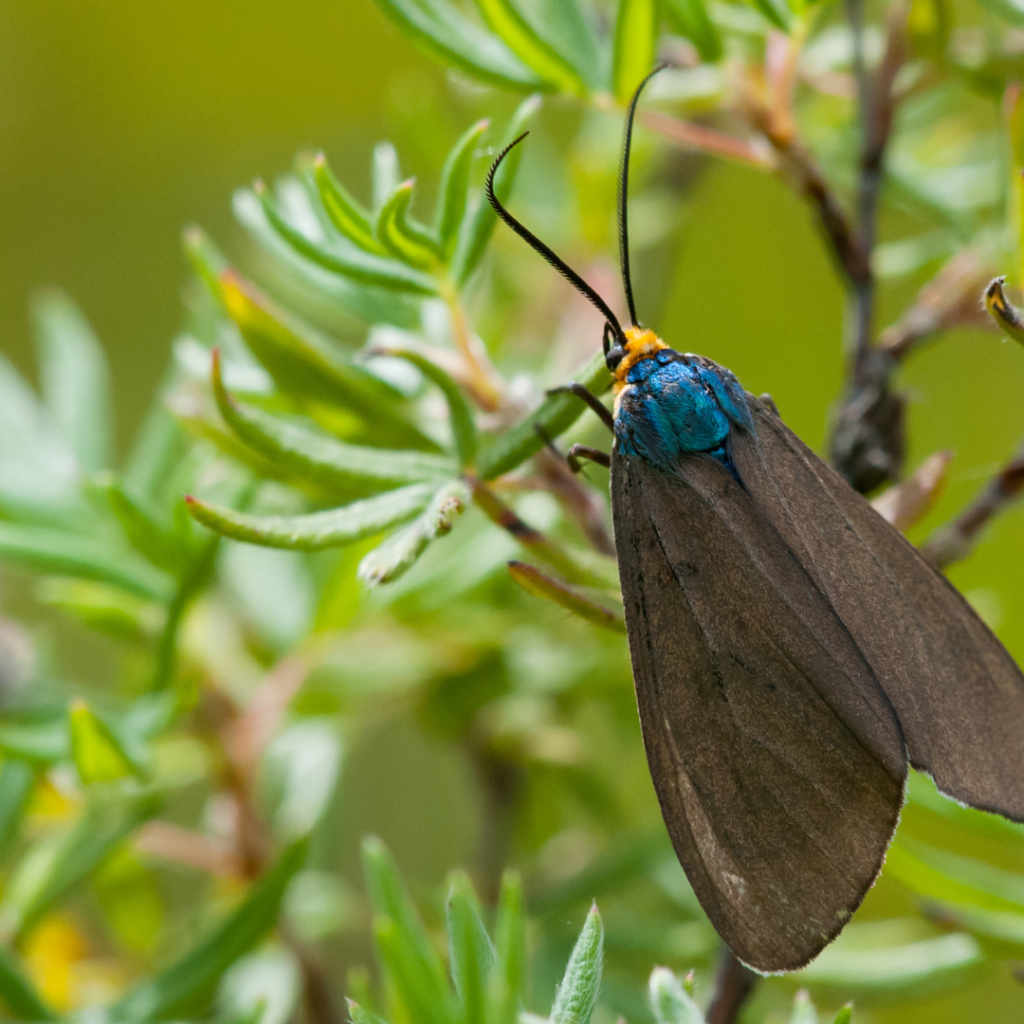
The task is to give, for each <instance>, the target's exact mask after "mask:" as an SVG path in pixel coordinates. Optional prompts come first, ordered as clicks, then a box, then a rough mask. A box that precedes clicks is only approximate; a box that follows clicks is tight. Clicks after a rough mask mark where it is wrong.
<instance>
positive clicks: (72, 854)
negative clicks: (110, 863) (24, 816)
mask: <svg viewBox="0 0 1024 1024" xmlns="http://www.w3.org/2000/svg"><path fill="white" fill-rule="evenodd" d="M160 807H161V800H160V797H159V796H157V795H155V794H141V795H138V796H134V797H130V798H127V799H125V798H124V797H121V798H118V799H117V800H116V801H115V800H110V801H103V802H97V803H95V804H93V805H92V806H91V807H89V808H87V810H86V811H85V813H84V814H83V815H82V816H81V817H80V818H79V819H78V820H77V821H76V822H75V823H74V825H72V826H71V827H70V828H69V829H67V830H66V831H65V832H63V833H59V834H57V835H54V836H51V837H48V838H47V839H45V840H43V841H42V842H38V843H36V844H35V845H33V846H31V847H30V848H29V849H28V851H27V852H26V854H25V856H24V857H23V858H22V860H21V861H19V863H18V865H17V867H16V868H15V870H14V874H13V876H12V877H11V880H10V882H9V883H8V886H7V888H6V890H5V891H4V894H3V899H2V900H0V933H2V934H3V935H5V936H10V937H17V936H18V935H21V934H23V933H24V932H25V931H26V930H27V929H28V928H30V927H31V926H32V925H33V924H34V923H35V922H36V921H38V920H39V918H40V917H41V916H42V915H43V914H44V913H46V911H47V910H49V909H50V908H51V907H52V906H53V905H54V904H55V903H56V902H57V901H58V900H60V899H61V898H63V897H64V895H65V894H66V893H68V892H69V891H70V890H71V889H73V888H74V887H75V886H76V885H77V884H78V883H79V882H80V881H81V880H82V879H83V878H85V877H86V876H88V875H89V874H90V873H91V872H92V871H93V869H94V868H96V867H97V866H98V865H99V864H100V863H102V861H103V860H104V859H105V858H106V857H107V856H108V854H110V853H111V852H112V851H113V850H114V849H115V847H117V846H118V845H119V844H120V843H122V842H123V841H124V840H125V839H127V838H128V836H130V835H131V834H132V832H134V831H135V829H136V828H137V827H138V826H139V825H140V824H142V822H143V821H145V820H146V819H147V818H150V817H152V816H153V815H154V814H156V812H157V811H158V810H159V809H160Z"/></svg>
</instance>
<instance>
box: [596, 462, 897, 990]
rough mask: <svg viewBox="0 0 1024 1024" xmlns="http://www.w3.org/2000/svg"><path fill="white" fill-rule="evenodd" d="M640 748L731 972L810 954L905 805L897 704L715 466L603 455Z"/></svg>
mask: <svg viewBox="0 0 1024 1024" xmlns="http://www.w3.org/2000/svg"><path fill="white" fill-rule="evenodd" d="M612 508H613V513H614V519H615V538H616V544H617V548H618V558H619V567H620V570H621V576H622V590H623V598H624V601H625V613H626V626H627V629H628V633H629V646H630V652H631V655H632V659H633V674H634V679H635V681H636V690H637V703H638V705H639V710H640V723H641V726H642V729H643V736H644V745H645V747H646V750H647V758H648V762H649V763H650V767H651V775H652V777H653V779H654V785H655V789H656V790H657V793H658V799H659V801H660V803H661V809H662V814H663V815H664V818H665V823H666V825H667V826H668V831H669V834H670V835H671V837H672V842H673V845H674V846H675V849H676V853H677V854H678V856H679V860H680V862H681V863H682V865H683V867H684V869H685V870H686V873H687V875H688V876H689V879H690V882H691V884H692V885H693V888H694V891H695V892H696V894H697V896H698V898H699V899H700V902H701V905H702V906H703V907H704V909H705V911H706V912H707V914H708V917H709V918H710V919H711V921H712V923H713V924H714V925H715V927H716V928H717V929H718V932H719V934H720V935H721V936H722V938H723V939H725V941H726V942H727V943H728V945H729V946H730V947H731V948H732V950H733V951H734V952H735V953H736V955H737V956H738V957H740V959H741V960H743V961H744V962H746V963H748V964H749V965H750V966H752V967H754V968H756V969H757V970H760V971H764V972H772V971H783V970H794V969H796V968H798V967H801V966H803V965H804V964H806V963H807V962H808V961H809V960H810V959H811V958H812V957H814V956H815V955H816V954H817V953H818V952H819V951H820V950H821V949H822V948H823V947H824V946H825V945H826V944H827V943H828V942H829V940H830V939H832V938H833V937H834V936H835V935H836V934H837V932H838V931H839V930H840V928H842V926H843V924H844V923H845V921H846V920H847V918H848V917H849V916H850V914H851V913H852V912H853V910H854V909H855V908H856V907H857V906H858V904H859V903H860V901H861V899H862V898H863V896H864V894H865V892H866V891H867V890H868V888H869V887H870V886H871V883H872V882H873V881H874V879H875V876H876V875H877V873H878V870H879V868H880V867H881V864H882V859H883V857H884V856H885V849H886V846H887V845H888V842H889V840H890V838H891V837H892V833H893V830H894V829H895V827H896V821H897V818H898V816H899V810H900V805H901V802H902V791H903V780H904V777H905V774H906V762H905V756H906V753H905V746H904V743H903V738H902V735H901V733H900V731H899V725H898V724H897V722H896V718H895V715H894V714H893V711H892V708H891V707H890V706H889V703H888V701H887V700H886V698H885V695H884V694H883V693H882V691H881V689H880V688H879V686H878V683H877V681H876V680H875V678H874V676H873V675H872V672H871V669H870V668H869V667H868V665H867V663H866V662H865V661H864V659H863V657H862V656H861V654H860V652H859V651H858V650H857V647H856V645H855V644H854V643H853V641H852V640H851V638H850V636H849V635H848V634H847V632H846V631H845V630H844V628H843V626H842V623H841V622H840V621H839V619H838V618H837V617H836V615H835V613H834V611H833V610H832V608H831V606H830V605H829V603H828V601H827V600H826V599H825V598H824V596H823V595H822V594H821V593H820V591H819V590H818V588H817V587H816V586H815V585H814V583H813V581H812V580H811V578H810V577H809V576H808V575H807V574H806V572H804V570H803V568H802V567H801V566H800V564H799V562H798V561H797V560H796V558H794V556H793V554H792V552H791V551H790V550H789V549H788V548H787V546H786V545H785V543H784V542H783V541H782V539H781V538H780V537H779V535H778V533H777V532H776V531H775V529H774V528H773V527H772V526H771V524H770V523H769V522H768V521H767V520H766V519H764V517H763V516H761V515H760V514H759V512H758V510H757V509H756V508H755V506H754V505H753V503H752V502H751V500H750V498H749V496H748V495H747V494H746V493H745V492H744V491H743V489H742V488H741V487H740V486H739V485H738V484H737V483H736V480H735V479H734V478H733V476H732V474H730V473H729V472H728V470H726V469H724V468H723V467H722V466H721V464H720V463H718V462H716V461H714V460H713V459H710V458H708V457H704V456H696V457H693V458H687V459H685V460H684V461H683V463H682V464H681V466H680V469H679V474H678V475H672V476H669V475H668V474H664V473H662V472H660V471H659V470H656V469H653V468H651V467H650V466H648V465H647V464H646V463H643V462H642V461H640V460H636V459H626V458H624V457H622V456H620V455H618V454H617V453H613V455H612Z"/></svg>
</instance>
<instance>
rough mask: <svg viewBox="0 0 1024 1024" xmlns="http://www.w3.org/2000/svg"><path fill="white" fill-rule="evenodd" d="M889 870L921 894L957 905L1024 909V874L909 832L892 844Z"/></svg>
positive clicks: (893, 875)
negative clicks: (924, 840) (951, 850)
mask: <svg viewBox="0 0 1024 1024" xmlns="http://www.w3.org/2000/svg"><path fill="white" fill-rule="evenodd" d="M885 870H886V873H887V874H888V875H889V876H890V877H892V878H897V879H899V881H901V882H902V883H903V884H904V885H906V886H907V887H908V888H909V889H911V890H912V891H913V892H915V893H917V894H918V895H919V896H927V897H929V898H931V899H937V900H941V901H942V902H943V903H949V904H952V905H954V906H968V907H978V908H980V909H982V910H997V911H1014V912H1018V913H1019V912H1021V911H1024V875H1019V874H1016V873H1014V872H1011V871H1004V870H1003V869H1001V868H997V867H993V866H992V865H991V864H986V863H985V862H984V861H981V860H976V859H974V858H973V857H962V856H960V855H959V854H956V853H949V852H948V851H947V850H940V849H937V848H936V847H934V846H929V845H927V844H926V843H922V842H919V841H917V840H912V839H910V838H908V837H905V836H902V837H900V839H898V840H897V841H896V842H895V843H893V845H892V846H891V847H890V849H889V853H888V854H887V855H886V860H885Z"/></svg>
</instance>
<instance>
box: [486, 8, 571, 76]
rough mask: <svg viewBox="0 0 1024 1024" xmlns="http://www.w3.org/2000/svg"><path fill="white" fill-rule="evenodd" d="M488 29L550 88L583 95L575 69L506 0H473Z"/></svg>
mask: <svg viewBox="0 0 1024 1024" xmlns="http://www.w3.org/2000/svg"><path fill="white" fill-rule="evenodd" d="M476 4H477V7H479V8H480V13H481V14H482V15H483V17H484V21H486V22H487V24H488V25H489V26H490V28H491V31H492V32H494V33H495V35H498V36H500V37H501V39H502V40H504V42H505V44H506V45H507V46H508V48H509V49H510V50H511V51H512V52H513V53H514V54H515V55H516V56H517V57H518V58H519V59H520V60H521V61H523V63H524V64H527V65H528V66H529V67H531V68H533V70H534V71H536V72H537V76H538V77H539V78H540V79H541V80H542V81H543V82H545V83H546V84H547V85H549V86H550V87H551V88H553V89H555V90H557V91H560V92H567V93H570V94H572V95H574V96H585V95H586V93H587V87H586V86H585V85H584V84H583V80H582V79H581V78H580V76H579V73H578V72H577V71H576V69H575V68H574V67H573V66H572V65H571V64H569V62H568V61H566V60H565V58H564V57H563V56H562V55H561V54H560V53H559V52H558V51H557V50H555V49H554V47H552V46H550V45H549V44H548V43H547V42H545V41H544V40H543V39H542V38H541V37H540V36H539V35H538V34H537V33H536V32H535V31H534V29H533V27H532V26H531V25H530V23H529V22H528V21H527V20H526V19H525V18H524V17H523V16H522V14H520V12H519V11H518V10H517V9H516V7H515V5H514V4H513V3H511V2H510V0H476Z"/></svg>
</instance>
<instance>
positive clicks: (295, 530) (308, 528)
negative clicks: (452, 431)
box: [185, 484, 434, 551]
mask: <svg viewBox="0 0 1024 1024" xmlns="http://www.w3.org/2000/svg"><path fill="white" fill-rule="evenodd" d="M433 494H434V486H433V484H413V485H411V486H409V487H403V488H401V489H399V490H397V491H389V492H388V493H387V494H382V495H379V496H378V497H375V498H367V499H366V500H365V501H357V502H353V503H352V504H351V505H345V506H344V507H343V508H334V509H329V510H328V511H326V512H312V513H310V514H308V515H299V516H256V515H250V514H249V513H246V512H235V511H233V510H232V509H229V508H224V507H222V506H220V505H213V504H210V503H208V502H205V501H201V500H200V499H198V498H193V497H191V496H189V497H187V498H186V499H185V501H186V504H187V507H188V511H189V513H190V514H191V515H192V516H193V517H194V518H195V519H196V520H197V521H198V522H200V523H202V524H203V525H204V526H206V527H209V529H211V530H215V531H216V532H217V533H221V534H223V535H224V536H225V537H230V538H231V539H232V540H241V541H245V542H246V543H248V544H261V545H262V546H263V547H270V548H287V549H289V550H291V551H319V550H321V549H322V548H330V547H340V546H341V545H344V544H352V543H354V542H355V541H357V540H362V539H363V538H364V537H372V536H373V535H374V534H375V533H383V532H384V531H385V530H389V529H391V528H392V527H394V526H400V525H401V524H402V523H405V522H408V521H409V520H410V519H412V518H414V517H415V516H417V515H419V513H420V512H422V511H423V509H424V508H426V507H427V503H428V502H429V501H430V499H431V497H433Z"/></svg>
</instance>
